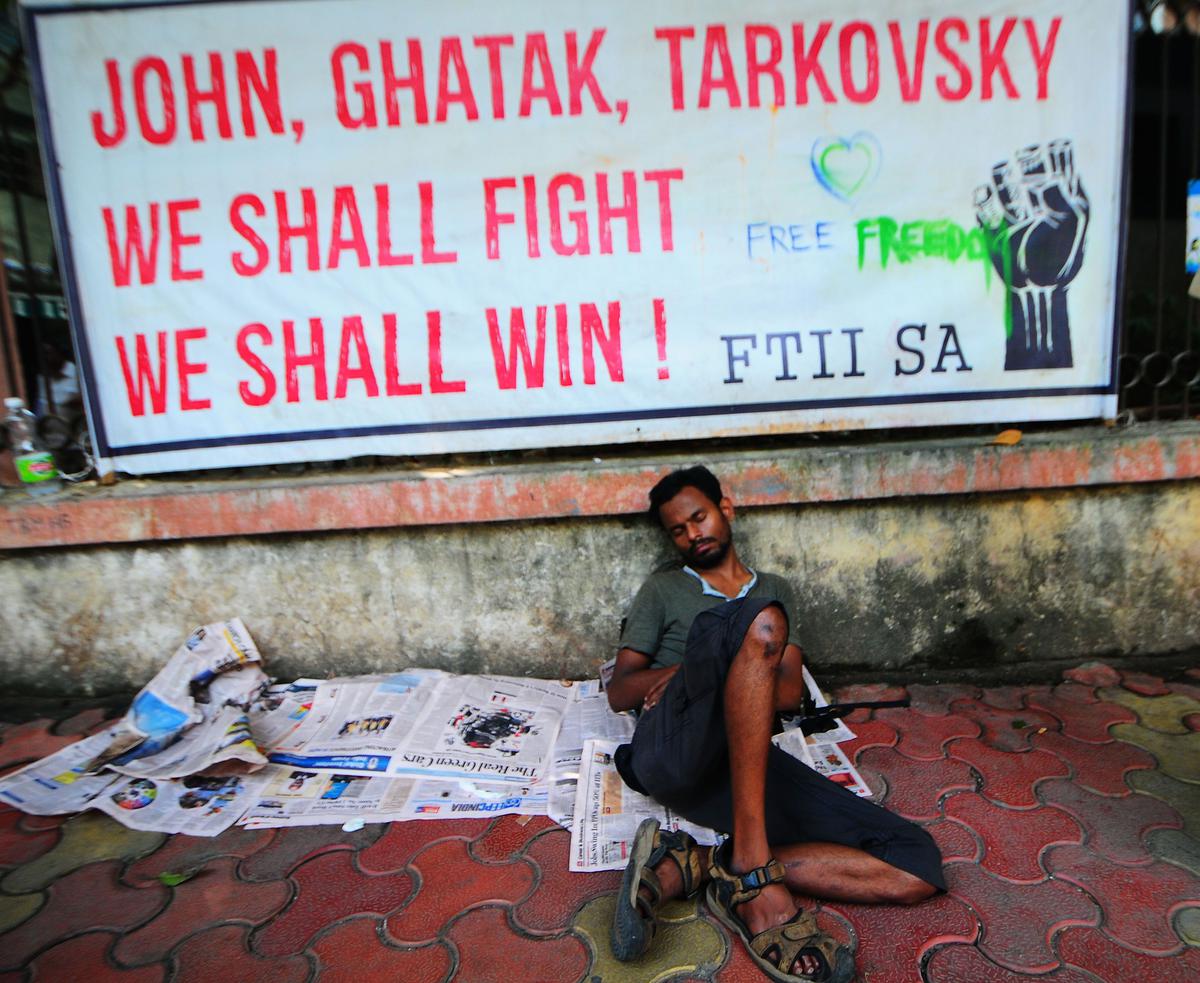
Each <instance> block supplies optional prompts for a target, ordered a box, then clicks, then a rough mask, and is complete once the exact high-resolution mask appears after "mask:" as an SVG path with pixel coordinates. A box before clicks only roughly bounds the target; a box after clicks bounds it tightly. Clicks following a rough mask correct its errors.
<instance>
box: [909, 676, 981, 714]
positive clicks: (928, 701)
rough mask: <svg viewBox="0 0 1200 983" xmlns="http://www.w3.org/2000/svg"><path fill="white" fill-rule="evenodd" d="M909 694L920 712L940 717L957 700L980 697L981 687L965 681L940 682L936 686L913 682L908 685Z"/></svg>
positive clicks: (913, 706)
mask: <svg viewBox="0 0 1200 983" xmlns="http://www.w3.org/2000/svg"><path fill="white" fill-rule="evenodd" d="M908 695H909V699H911V700H912V708H913V709H914V710H916V711H917V712H918V713H923V714H925V715H926V716H930V717H934V716H936V717H940V716H944V715H945V714H947V713H949V712H950V704H951V703H953V702H954V701H955V700H977V699H979V697H980V689H979V687H978V686H969V685H966V684H964V683H939V684H937V685H934V686H926V685H924V684H922V683H913V684H912V685H911V686H909V687H908Z"/></svg>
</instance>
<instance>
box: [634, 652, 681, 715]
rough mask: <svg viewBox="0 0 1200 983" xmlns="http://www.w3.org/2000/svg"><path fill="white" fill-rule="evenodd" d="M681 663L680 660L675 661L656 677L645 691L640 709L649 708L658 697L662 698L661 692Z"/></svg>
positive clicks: (656, 701)
mask: <svg viewBox="0 0 1200 983" xmlns="http://www.w3.org/2000/svg"><path fill="white" fill-rule="evenodd" d="M681 665H683V663H682V662H680V663H676V664H675V665H673V666H671V667H669V668H668V669H666V670H665V671H664V672H663V673H662V674H661V675H660V676H659V677H658V679H657V680H656V681H655V683H654V685H653V686H651V687H650V689H649V690H648V691H647V692H646V696H645V699H643V700H642V709H643V710H649V709H650V708H651V707H653V706H654V705H655V704H656V703H658V701H659V700H660V699H662V695H663V693H665V692H666V690H667V683H669V682H670V681H671V680H672V679H673V678H674V677H675V673H677V672H678V671H679V667H680V666H681Z"/></svg>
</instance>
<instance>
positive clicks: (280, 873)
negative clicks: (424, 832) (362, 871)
mask: <svg viewBox="0 0 1200 983" xmlns="http://www.w3.org/2000/svg"><path fill="white" fill-rule="evenodd" d="M393 825H394V824H393ZM402 825H412V824H408V823H404V824H402ZM387 828H388V827H387V825H385V824H382V823H374V824H372V825H370V826H367V827H365V828H363V829H360V830H358V831H357V832H354V833H346V832H343V831H342V828H341V826H293V827H291V828H289V829H277V830H275V835H274V837H273V838H272V839H271V842H270V843H268V844H267V845H266V846H264V847H261V848H260V849H258V850H256V851H255V852H254V853H252V854H250V856H248V857H247V858H246V859H245V860H243V861H242V864H241V867H240V868H238V875H239V876H240V877H241V878H242V879H243V880H247V881H274V880H279V879H280V878H282V877H287V875H288V874H290V873H291V872H292V871H293V870H295V869H296V868H297V867H299V866H300V864H302V863H304V861H306V860H310V859H312V858H313V857H315V856H318V855H319V854H322V853H326V852H328V851H330V850H338V851H342V850H361V849H362V848H363V847H367V846H370V845H371V844H372V843H374V842H375V841H376V840H377V839H379V838H380V837H381V836H382V835H383V832H384V830H385V829H387Z"/></svg>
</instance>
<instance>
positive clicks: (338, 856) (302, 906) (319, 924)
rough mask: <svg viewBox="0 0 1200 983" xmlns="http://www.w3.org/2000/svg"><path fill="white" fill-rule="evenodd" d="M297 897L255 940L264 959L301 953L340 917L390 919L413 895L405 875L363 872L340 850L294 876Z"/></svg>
mask: <svg viewBox="0 0 1200 983" xmlns="http://www.w3.org/2000/svg"><path fill="white" fill-rule="evenodd" d="M291 879H292V880H293V881H295V884H296V894H295V898H294V900H293V901H292V903H291V904H290V905H288V907H287V909H286V910H285V911H284V912H283V913H282V914H280V915H277V916H276V917H275V918H273V919H271V921H270V923H269V924H268V925H267V926H266V927H265V928H263V929H262V930H261V931H258V932H255V934H254V937H253V940H252V941H253V947H254V950H255V951H256V952H258V953H260V954H261V955H264V956H271V957H275V956H282V955H287V954H289V953H293V952H299V951H300V950H302V949H303V948H304V947H305V946H306V945H307V944H308V940H309V939H311V938H312V937H313V936H314V935H316V934H317V933H318V932H320V931H321V930H322V929H324V928H325V927H327V926H328V925H330V924H332V923H333V922H336V921H337V920H338V919H339V918H348V917H350V916H352V915H366V914H371V915H387V914H389V913H390V912H393V911H395V910H396V909H397V908H399V907H400V906H401V905H403V904H404V903H405V902H406V901H407V900H408V899H409V897H410V896H411V895H412V893H413V886H414V885H413V879H412V878H411V877H409V875H408V874H406V873H400V874H389V875H387V876H384V877H377V876H372V875H370V874H363V873H360V872H359V870H358V869H357V868H356V867H355V866H354V862H353V860H352V859H351V856H350V854H349V853H347V852H345V851H343V850H339V851H337V852H336V853H327V854H323V855H321V856H318V857H315V858H314V859H312V860H310V861H309V862H308V863H306V864H304V865H302V866H301V867H298V868H297V869H296V870H295V871H294V872H293V873H292V875H291Z"/></svg>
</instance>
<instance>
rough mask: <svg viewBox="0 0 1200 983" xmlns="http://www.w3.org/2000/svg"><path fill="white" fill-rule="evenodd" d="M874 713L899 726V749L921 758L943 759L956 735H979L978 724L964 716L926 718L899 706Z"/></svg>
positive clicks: (908, 754)
mask: <svg viewBox="0 0 1200 983" xmlns="http://www.w3.org/2000/svg"><path fill="white" fill-rule="evenodd" d="M875 716H876V717H877V718H878V719H879V720H881V721H886V722H887V723H888V724H890V725H891V726H892V727H894V728H895V729H896V733H897V735H898V738H899V739H898V741H897V743H896V750H897V751H899V752H900V753H901V754H903V755H904V756H905V757H906V758H916V759H918V760H920V761H936V760H938V759H939V758H944V757H945V756H946V743H947V742H948V741H952V740H954V738H956V737H978V736H979V725H978V724H977V723H975V722H974V721H972V720H967V719H966V718H965V717H958V716H955V717H927V716H926V715H925V714H923V713H918V712H917V711H916V710H912V709H899V708H898V709H893V710H878V711H876V713H875ZM859 726H862V725H861V724H860V725H859Z"/></svg>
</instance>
